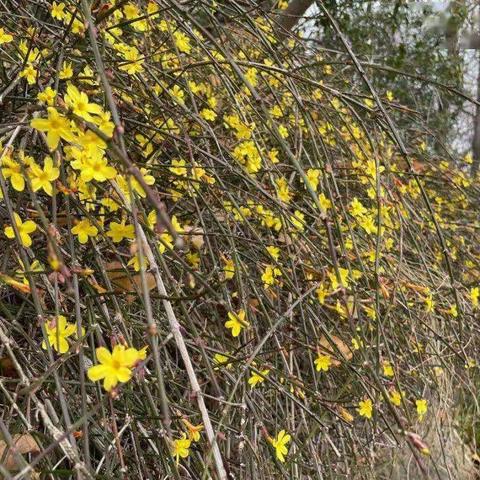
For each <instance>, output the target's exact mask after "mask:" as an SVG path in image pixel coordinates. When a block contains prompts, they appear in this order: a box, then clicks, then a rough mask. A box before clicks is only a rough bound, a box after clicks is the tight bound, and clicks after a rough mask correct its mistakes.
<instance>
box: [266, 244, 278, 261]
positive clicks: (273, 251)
mask: <svg viewBox="0 0 480 480" xmlns="http://www.w3.org/2000/svg"><path fill="white" fill-rule="evenodd" d="M267 252H268V254H269V255H270V256H271V257H272V258H273V259H274V260H275V261H278V259H279V257H280V249H279V248H278V247H274V246H273V245H269V246H268V247H267Z"/></svg>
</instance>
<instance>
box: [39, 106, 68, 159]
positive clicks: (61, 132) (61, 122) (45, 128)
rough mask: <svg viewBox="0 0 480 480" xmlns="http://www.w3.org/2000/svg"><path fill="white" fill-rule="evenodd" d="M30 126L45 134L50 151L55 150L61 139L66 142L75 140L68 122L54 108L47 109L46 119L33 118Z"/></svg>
mask: <svg viewBox="0 0 480 480" xmlns="http://www.w3.org/2000/svg"><path fill="white" fill-rule="evenodd" d="M30 125H31V126H32V127H33V128H35V129H37V130H40V131H41V132H47V145H48V148H49V149H50V150H55V149H56V148H57V146H58V142H59V141H60V139H61V138H63V139H64V140H66V141H67V142H72V141H73V140H75V137H74V135H73V132H72V130H71V128H70V121H69V120H68V118H66V117H64V116H63V115H60V114H59V113H58V112H57V110H56V109H55V108H54V107H48V118H34V119H33V120H32V121H31V122H30Z"/></svg>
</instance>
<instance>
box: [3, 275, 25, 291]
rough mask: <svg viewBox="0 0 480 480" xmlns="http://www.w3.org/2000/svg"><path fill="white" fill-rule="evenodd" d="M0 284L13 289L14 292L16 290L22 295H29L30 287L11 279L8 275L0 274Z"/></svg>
mask: <svg viewBox="0 0 480 480" xmlns="http://www.w3.org/2000/svg"><path fill="white" fill-rule="evenodd" d="M0 282H3V283H5V284H6V285H9V286H10V287H12V288H14V289H15V290H18V291H19V292H22V293H30V292H31V291H30V286H29V285H28V284H25V283H23V282H19V281H18V280H15V279H14V278H12V277H9V276H8V275H5V274H4V273H0Z"/></svg>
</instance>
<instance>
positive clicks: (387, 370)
mask: <svg viewBox="0 0 480 480" xmlns="http://www.w3.org/2000/svg"><path fill="white" fill-rule="evenodd" d="M383 374H384V375H385V376H386V377H393V375H394V374H395V372H394V371H393V367H392V364H391V363H390V362H383Z"/></svg>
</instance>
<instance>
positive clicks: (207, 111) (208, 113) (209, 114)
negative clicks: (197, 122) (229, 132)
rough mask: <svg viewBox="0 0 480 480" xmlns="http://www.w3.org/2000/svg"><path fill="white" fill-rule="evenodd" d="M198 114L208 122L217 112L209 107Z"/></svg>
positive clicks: (211, 120)
mask: <svg viewBox="0 0 480 480" xmlns="http://www.w3.org/2000/svg"><path fill="white" fill-rule="evenodd" d="M200 116H201V117H202V118H203V119H204V120H208V121H210V122H213V121H214V120H215V119H216V118H217V114H216V113H215V112H214V111H213V110H212V109H211V108H204V109H203V110H202V111H201V112H200Z"/></svg>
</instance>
